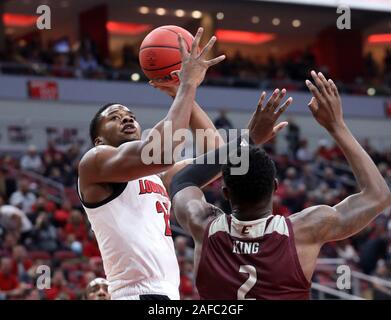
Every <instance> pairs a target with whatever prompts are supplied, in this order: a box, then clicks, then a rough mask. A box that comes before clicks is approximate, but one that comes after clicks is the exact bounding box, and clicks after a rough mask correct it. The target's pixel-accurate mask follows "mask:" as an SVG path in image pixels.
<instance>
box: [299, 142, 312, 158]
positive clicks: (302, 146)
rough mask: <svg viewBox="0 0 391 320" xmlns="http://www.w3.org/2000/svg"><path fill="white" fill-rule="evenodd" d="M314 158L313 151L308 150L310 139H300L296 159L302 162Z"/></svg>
mask: <svg viewBox="0 0 391 320" xmlns="http://www.w3.org/2000/svg"><path fill="white" fill-rule="evenodd" d="M312 158H313V157H312V153H311V152H310V151H309V150H308V141H307V140H306V139H302V140H300V143H299V149H298V150H297V154H296V159H297V160H299V161H301V162H310V161H311V160H312Z"/></svg>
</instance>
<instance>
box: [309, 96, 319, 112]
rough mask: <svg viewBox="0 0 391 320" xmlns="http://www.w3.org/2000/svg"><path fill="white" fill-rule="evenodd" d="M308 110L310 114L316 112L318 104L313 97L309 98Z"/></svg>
mask: <svg viewBox="0 0 391 320" xmlns="http://www.w3.org/2000/svg"><path fill="white" fill-rule="evenodd" d="M308 108H310V110H311V112H312V114H315V113H316V112H317V111H318V103H317V101H316V99H315V98H314V97H312V98H311V101H310V103H309V104H308Z"/></svg>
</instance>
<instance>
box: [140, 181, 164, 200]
mask: <svg viewBox="0 0 391 320" xmlns="http://www.w3.org/2000/svg"><path fill="white" fill-rule="evenodd" d="M138 183H139V186H140V193H139V195H141V194H149V193H157V194H160V195H162V196H164V197H166V198H168V194H167V191H166V189H165V188H164V187H163V186H161V185H160V184H158V183H156V182H153V181H150V180H146V179H140V180H139V181H138Z"/></svg>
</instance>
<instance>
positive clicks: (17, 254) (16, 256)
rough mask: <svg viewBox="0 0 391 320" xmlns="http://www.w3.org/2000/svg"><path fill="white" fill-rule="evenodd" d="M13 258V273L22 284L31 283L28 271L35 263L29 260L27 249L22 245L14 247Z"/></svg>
mask: <svg viewBox="0 0 391 320" xmlns="http://www.w3.org/2000/svg"><path fill="white" fill-rule="evenodd" d="M12 257H13V265H12V273H13V274H15V275H17V277H18V280H19V281H20V282H25V283H28V282H29V281H30V276H29V274H28V270H29V269H30V268H31V267H32V265H33V262H32V261H31V259H29V258H28V256H27V251H26V248H25V247H23V246H21V245H18V246H16V247H14V248H13V254H12Z"/></svg>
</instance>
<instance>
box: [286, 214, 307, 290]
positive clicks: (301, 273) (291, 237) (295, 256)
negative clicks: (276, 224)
mask: <svg viewBox="0 0 391 320" xmlns="http://www.w3.org/2000/svg"><path fill="white" fill-rule="evenodd" d="M285 221H286V224H287V226H288V230H289V245H290V248H291V252H292V254H293V259H294V261H295V264H296V269H297V271H298V273H299V276H300V278H301V279H302V281H303V283H305V284H306V285H307V286H308V287H310V286H311V281H308V279H307V277H306V276H305V274H304V271H303V268H302V266H301V263H300V260H299V255H298V254H297V250H296V241H295V234H294V233H293V227H292V221H291V220H290V219H289V218H285Z"/></svg>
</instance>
